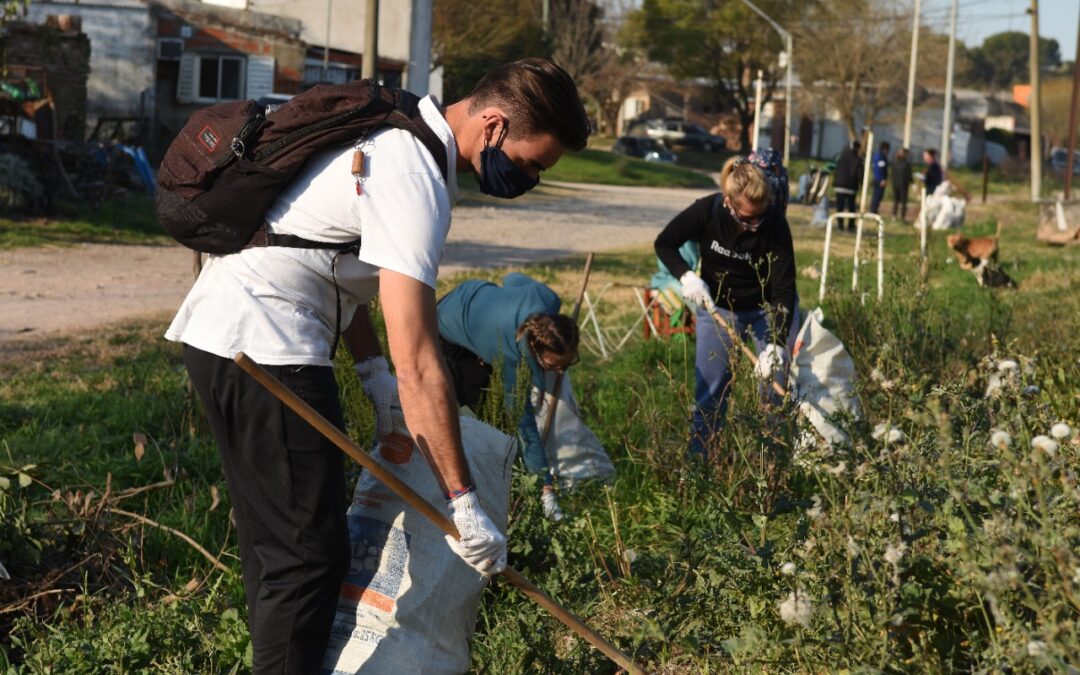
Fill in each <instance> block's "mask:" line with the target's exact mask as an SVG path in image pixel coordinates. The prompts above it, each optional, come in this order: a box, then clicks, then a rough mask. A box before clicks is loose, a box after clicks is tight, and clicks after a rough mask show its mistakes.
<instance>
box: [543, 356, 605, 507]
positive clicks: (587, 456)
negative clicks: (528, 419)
mask: <svg viewBox="0 0 1080 675" xmlns="http://www.w3.org/2000/svg"><path fill="white" fill-rule="evenodd" d="M546 386H547V388H548V391H551V390H553V389H554V388H555V376H554V374H551V373H549V374H548V376H547V382H546ZM550 400H551V397H550V396H545V397H543V401H541V395H540V390H539V389H537V388H536V387H533V389H532V404H533V410H535V411H536V428H537V429H539V430H540V433H541V434H543V433H544V424H546V422H547V415H548V403H549V402H550ZM544 452H546V453H547V457H548V466H550V467H552V468H553V469H554V470H555V475H556V477H557V478H558V479H559V482H560V484H562V485H563V486H564V487H567V488H571V487H573V486H574V484H575V483H577V482H578V481H582V480H586V479H588V478H599V479H601V480H607V479H609V478H611V477H613V476H614V475H615V466H614V465H612V463H611V459H610V458H609V457H608V456H607V453H606V452H604V445H603V444H602V443H601V442H600V439H599V438H597V437H596V434H594V433H593V432H592V430H591V429H589V427H587V426H585V422H583V421H582V420H581V410H580V409H579V408H578V404H577V401H576V400H575V399H574V391H573V387H571V385H570V374H569V373H564V374H563V383H562V389H560V390H559V405H558V406H557V407H556V408H555V421H554V423H553V426H552V429H551V437H550V438H548V440H547V443H545V444H544Z"/></svg>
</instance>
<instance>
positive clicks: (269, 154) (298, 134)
mask: <svg viewBox="0 0 1080 675" xmlns="http://www.w3.org/2000/svg"><path fill="white" fill-rule="evenodd" d="M379 100H380V99H379V85H378V84H377V83H375V82H372V85H371V100H370V101H368V104H367V105H365V106H364V107H363V108H360V109H358V110H350V111H348V112H344V113H341V114H340V115H338V116H336V117H331V118H330V119H327V120H323V121H322V122H316V123H315V124H309V125H308V126H306V127H303V128H301V129H297V130H296V131H294V132H292V133H291V134H288V135H287V136H284V137H282V138H279V139H278V140H276V141H274V142H273V143H271V144H270V145H269V146H267V147H266V148H263V149H262V150H261V151H259V152H257V153H255V158H254V161H255V162H256V163H258V164H265V163H267V162H269V161H270V160H271V159H273V158H274V155H275V154H276V153H278V152H280V151H281V150H282V149H283V148H285V147H287V146H289V145H290V144H292V143H293V142H294V141H296V140H297V139H299V138H303V137H304V136H307V135H310V134H312V133H315V132H317V131H322V130H323V129H325V128H327V127H332V126H337V125H339V124H342V123H344V122H348V121H349V120H350V119H352V118H354V117H359V116H361V115H363V114H365V113H366V112H367V110H368V108H369V107H371V106H372V105H375V103H377V102H378V101H379ZM396 109H397V104H396V103H395V105H394V108H393V109H392V110H391V111H390V112H389V113H387V115H386V116H387V117H389V116H390V114H391V113H393V111H394V110H396ZM372 126H375V125H372Z"/></svg>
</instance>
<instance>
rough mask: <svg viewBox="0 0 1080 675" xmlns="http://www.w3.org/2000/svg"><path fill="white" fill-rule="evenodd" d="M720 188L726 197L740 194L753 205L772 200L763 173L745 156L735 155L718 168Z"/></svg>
mask: <svg viewBox="0 0 1080 675" xmlns="http://www.w3.org/2000/svg"><path fill="white" fill-rule="evenodd" d="M720 189H721V190H722V191H723V192H724V195H725V196H726V197H728V198H731V197H740V196H741V197H744V198H745V199H746V200H748V201H749V202H750V203H751V204H755V205H761V204H767V203H769V202H771V201H772V192H771V191H770V190H769V182H768V181H767V180H765V173H764V172H763V171H762V170H761V169H760V168H758V167H757V166H755V165H754V164H753V163H751V162H749V161H747V159H746V158H745V157H738V156H735V157H732V158H730V159H728V161H726V162H724V168H723V169H721V170H720Z"/></svg>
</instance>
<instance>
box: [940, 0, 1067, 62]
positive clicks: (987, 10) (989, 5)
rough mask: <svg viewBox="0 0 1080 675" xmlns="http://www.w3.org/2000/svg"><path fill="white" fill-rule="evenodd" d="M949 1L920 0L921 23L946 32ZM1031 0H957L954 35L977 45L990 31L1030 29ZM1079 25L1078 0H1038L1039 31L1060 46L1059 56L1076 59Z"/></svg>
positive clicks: (1024, 31) (1024, 30)
mask: <svg viewBox="0 0 1080 675" xmlns="http://www.w3.org/2000/svg"><path fill="white" fill-rule="evenodd" d="M951 6H952V2H951V0H923V3H922V13H923V17H924V18H923V22H924V23H925V24H929V25H931V26H934V27H935V28H936V29H937V30H938V31H940V32H942V33H948V31H949V11H950V7H951ZM1030 6H1031V0H957V20H956V35H957V37H958V38H959V39H961V40H963V41H964V44H966V45H967V46H968V47H978V46H979V45H980V44H982V41H983V39H984V38H986V37H987V36H989V35H993V34H994V33H1001V32H1004V31H1009V30H1015V31H1020V32H1021V33H1028V32H1030V31H1031V18H1030V17H1029V16H1028V14H1027V9H1028V8H1029V7H1030ZM1078 26H1080V1H1078V0H1039V34H1040V35H1041V36H1042V37H1044V38H1053V39H1055V40H1057V41H1058V44H1059V45H1060V46H1061V58H1062V59H1063V60H1066V61H1072V60H1073V59H1074V58H1076V33H1077V28H1078Z"/></svg>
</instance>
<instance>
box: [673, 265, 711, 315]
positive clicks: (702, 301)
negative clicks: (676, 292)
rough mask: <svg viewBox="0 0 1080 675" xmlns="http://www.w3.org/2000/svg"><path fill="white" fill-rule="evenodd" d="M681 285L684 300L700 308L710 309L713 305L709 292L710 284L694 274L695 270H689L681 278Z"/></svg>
mask: <svg viewBox="0 0 1080 675" xmlns="http://www.w3.org/2000/svg"><path fill="white" fill-rule="evenodd" d="M679 283H681V284H682V296H683V299H684V300H686V301H687V302H691V303H693V304H695V305H698V306H699V307H708V306H709V305H710V304H711V303H712V294H711V293H710V292H709V286H708V284H706V283H705V282H704V281H702V279H701V277H699V276H698V275H697V274H694V271H693V270H688V271H686V272H685V273H684V274H683V275H682V276H681V277H679Z"/></svg>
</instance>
